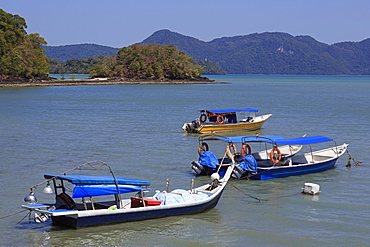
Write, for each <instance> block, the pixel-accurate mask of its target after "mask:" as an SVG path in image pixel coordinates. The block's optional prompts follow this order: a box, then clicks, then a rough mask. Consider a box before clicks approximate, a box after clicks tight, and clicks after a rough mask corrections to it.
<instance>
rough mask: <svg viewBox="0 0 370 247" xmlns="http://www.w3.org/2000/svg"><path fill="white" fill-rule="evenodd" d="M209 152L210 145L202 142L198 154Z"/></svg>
mask: <svg viewBox="0 0 370 247" xmlns="http://www.w3.org/2000/svg"><path fill="white" fill-rule="evenodd" d="M208 150H209V147H208V144H207V143H205V142H202V143H201V144H199V147H198V154H201V153H203V152H205V151H208Z"/></svg>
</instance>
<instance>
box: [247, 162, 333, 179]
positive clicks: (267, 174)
mask: <svg viewBox="0 0 370 247" xmlns="http://www.w3.org/2000/svg"><path fill="white" fill-rule="evenodd" d="M336 161H337V159H333V160H331V161H327V162H323V163H319V164H312V165H305V166H299V167H291V166H286V167H281V168H279V169H270V170H265V169H260V168H258V169H257V172H258V173H257V174H256V175H253V176H251V177H250V178H251V179H255V180H263V179H272V178H281V177H288V176H295V175H302V174H307V173H315V172H322V171H325V170H328V169H330V168H332V167H334V166H335V163H336Z"/></svg>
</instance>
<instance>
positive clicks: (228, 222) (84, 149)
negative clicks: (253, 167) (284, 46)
mask: <svg viewBox="0 0 370 247" xmlns="http://www.w3.org/2000/svg"><path fill="white" fill-rule="evenodd" d="M209 77H210V78H211V79H214V80H216V81H223V82H227V84H212V85H209V84H207V85H205V84H204V85H203V84H199V85H104V86H99V85H89V86H71V87H63V86H61V87H33V88H0V105H1V107H0V116H1V117H0V144H1V149H0V157H1V163H0V185H1V187H0V188H1V193H0V204H1V209H2V210H1V212H0V217H1V218H0V227H1V232H2V234H1V236H0V244H1V245H3V246H5V245H11V246H62V245H63V246H87V245H90V246H194V245H197V246H247V245H250V246H324V245H325V246H367V245H369V242H370V234H369V228H370V206H369V205H370V199H369V196H368V195H369V192H370V186H369V185H370V182H369V174H370V167H369V161H368V157H369V153H370V148H369V146H370V145H369V139H370V133H369V127H370V124H369V123H370V116H369V109H370V100H369V94H370V77H369V76H262V75H261V76H245V75H225V76H209ZM217 108H255V109H258V110H259V111H260V113H261V114H269V113H271V114H273V116H272V117H271V118H270V119H269V120H267V122H266V123H265V124H264V126H263V128H262V129H261V130H258V132H259V133H261V134H272V135H281V136H284V137H292V138H293V137H299V136H302V135H303V134H307V135H324V136H328V137H330V138H333V139H334V140H335V141H336V143H337V144H342V143H344V142H345V143H348V144H349V147H348V148H349V152H350V154H351V155H352V156H353V157H354V158H355V159H357V160H358V161H362V162H363V163H361V165H360V166H355V165H354V164H352V166H351V167H346V165H347V155H344V156H343V157H341V158H340V159H339V160H338V162H337V167H336V168H335V169H331V170H328V171H325V172H321V173H315V174H307V175H302V176H293V177H287V178H280V179H272V180H264V181H253V180H231V181H230V183H229V184H228V185H227V187H226V190H225V191H224V194H223V196H222V198H221V200H220V201H219V203H218V205H217V206H216V208H214V209H211V210H208V211H206V212H204V213H200V214H194V215H185V216H174V217H167V218H161V219H152V220H146V221H139V222H129V223H122V224H114V225H107V226H97V227H90V228H83V229H78V230H74V229H64V228H60V227H55V226H52V225H51V222H50V221H47V222H45V223H43V224H39V223H35V222H33V221H32V219H31V220H29V219H28V217H26V218H24V217H25V216H26V215H27V212H25V211H22V208H21V205H22V204H23V203H24V202H23V198H24V197H25V196H26V195H27V194H28V193H29V188H30V187H31V186H33V185H35V184H38V183H40V182H42V181H44V180H43V174H44V173H49V174H60V173H62V172H64V171H66V170H69V169H71V168H73V167H74V166H77V165H81V164H84V163H86V162H89V161H93V160H101V161H103V162H105V163H107V164H109V165H110V166H111V167H112V169H113V171H114V173H115V175H116V176H122V177H133V178H139V179H143V180H148V181H151V182H152V185H151V188H152V190H153V193H154V191H155V190H156V189H159V190H165V188H166V179H169V180H170V187H171V189H176V188H190V182H191V179H193V178H194V175H193V174H192V173H191V165H190V164H191V161H192V160H197V159H198V154H197V147H198V137H199V136H198V135H195V134H190V135H189V134H185V133H184V131H182V129H181V127H182V125H183V123H185V122H189V121H191V120H194V119H195V118H198V117H199V112H198V110H200V109H217ZM254 133H255V131H254V132H243V133H238V134H244V135H246V134H254ZM230 135H236V134H230ZM101 173H103V171H102V172H101ZM104 175H106V174H104ZM207 182H209V177H197V178H195V185H201V184H204V183H207ZM306 182H308V183H316V184H319V185H320V190H321V192H320V194H319V195H315V196H311V195H304V194H301V193H300V192H301V191H302V187H303V185H304V183H306ZM43 187H44V186H40V187H38V188H37V189H36V190H35V195H36V197H37V198H38V200H39V202H50V203H51V202H53V200H54V198H53V195H46V194H43V193H42V189H43ZM69 189H71V188H69ZM254 197H255V198H258V199H261V200H260V201H258V200H256V199H254ZM23 218H24V219H23Z"/></svg>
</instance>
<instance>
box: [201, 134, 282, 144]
mask: <svg viewBox="0 0 370 247" xmlns="http://www.w3.org/2000/svg"><path fill="white" fill-rule="evenodd" d="M200 138H201V139H202V140H203V141H206V140H220V141H224V142H232V143H238V142H243V141H249V142H252V141H256V142H260V141H261V140H263V139H265V140H279V139H285V138H284V137H281V136H275V135H260V136H258V137H257V136H232V137H224V136H205V137H200Z"/></svg>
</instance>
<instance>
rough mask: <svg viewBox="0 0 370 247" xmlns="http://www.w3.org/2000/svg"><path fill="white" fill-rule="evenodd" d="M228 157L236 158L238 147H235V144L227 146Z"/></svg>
mask: <svg viewBox="0 0 370 247" xmlns="http://www.w3.org/2000/svg"><path fill="white" fill-rule="evenodd" d="M226 155H227V157H229V158H230V159H233V158H234V156H235V155H236V147H235V144H234V143H232V142H230V143H229V144H227V146H226Z"/></svg>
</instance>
